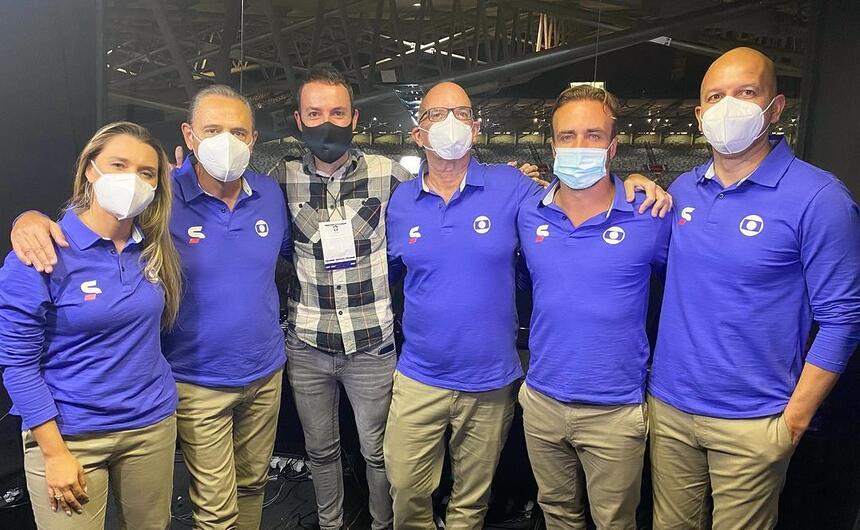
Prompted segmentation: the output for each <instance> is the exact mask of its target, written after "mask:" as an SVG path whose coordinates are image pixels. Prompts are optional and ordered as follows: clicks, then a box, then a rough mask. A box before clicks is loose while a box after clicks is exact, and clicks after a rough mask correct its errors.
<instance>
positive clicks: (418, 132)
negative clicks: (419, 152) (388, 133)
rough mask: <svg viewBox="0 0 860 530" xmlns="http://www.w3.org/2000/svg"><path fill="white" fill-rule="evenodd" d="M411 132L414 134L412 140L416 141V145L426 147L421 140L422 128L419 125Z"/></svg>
mask: <svg viewBox="0 0 860 530" xmlns="http://www.w3.org/2000/svg"><path fill="white" fill-rule="evenodd" d="M409 134H410V135H411V136H412V141H413V142H415V145H417V146H418V147H420V148H421V149H424V144H422V143H421V141H420V140H421V129H419V128H418V126H417V125H416V126H415V127H413V128H412V131H410V133H409Z"/></svg>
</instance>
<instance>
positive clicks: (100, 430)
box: [24, 404, 176, 436]
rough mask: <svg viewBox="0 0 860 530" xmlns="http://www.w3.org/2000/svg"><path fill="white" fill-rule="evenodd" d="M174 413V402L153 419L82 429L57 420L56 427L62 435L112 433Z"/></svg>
mask: <svg viewBox="0 0 860 530" xmlns="http://www.w3.org/2000/svg"><path fill="white" fill-rule="evenodd" d="M174 414H176V406H175V404H174V406H173V407H172V408H171V409H170V410H169V411H168V412H167V413H166V414H159V415H157V416H155V417H154V419H149V418H148V419H146V420H138V421H132V422H128V423H119V424H116V423H112V424H111V426H110V428H107V427H105V428H94V429H83V430H77V429H73V430H68V429H66V428H64V426H63V425H60V424H59V422H57V423H58V427H59V428H60V434H61V435H63V436H85V435H91V434H102V433H114V432H120V431H133V430H135V429H143V428H145V427H150V426H152V425H155V424H156V423H158V422H160V421H164V420H165V419H167V418H169V417H170V416H172V415H174ZM24 430H28V429H24Z"/></svg>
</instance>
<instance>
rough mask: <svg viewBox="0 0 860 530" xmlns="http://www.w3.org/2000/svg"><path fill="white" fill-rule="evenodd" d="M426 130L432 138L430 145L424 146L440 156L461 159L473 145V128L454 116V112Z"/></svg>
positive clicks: (447, 158)
mask: <svg viewBox="0 0 860 530" xmlns="http://www.w3.org/2000/svg"><path fill="white" fill-rule="evenodd" d="M421 130H422V131H425V132H426V133H427V135H428V137H429V139H430V145H426V146H424V148H425V149H430V150H431V151H433V152H434V153H436V154H437V155H439V157H440V158H444V159H445V160H459V159H461V158H463V157H464V156H465V155H466V153H467V152H468V151H469V149H470V148H471V147H472V128H471V127H469V126H468V125H466V124H465V123H463V122H462V121H460V120H458V119H457V118H455V117H454V113H453V112H449V113H448V116H447V117H446V118H445V119H444V120H442V121H439V122H436V123H434V124H433V125H431V126H430V130H429V131H428V130H427V129H421Z"/></svg>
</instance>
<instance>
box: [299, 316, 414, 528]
mask: <svg viewBox="0 0 860 530" xmlns="http://www.w3.org/2000/svg"><path fill="white" fill-rule="evenodd" d="M286 343H287V353H288V357H289V362H288V363H287V372H288V375H289V380H290V387H291V388H292V391H293V396H294V398H295V402H296V409H297V410H298V413H299V419H300V420H301V422H302V429H303V430H304V435H305V448H306V450H307V453H308V458H309V461H310V468H311V473H313V483H314V491H315V493H316V498H317V513H318V516H319V524H320V528H322V530H331V529H338V528H341V527H342V526H343V465H342V463H341V455H340V425H339V419H338V405H339V401H340V385H339V384H338V383H340V384H341V385H343V388H344V389H345V390H346V395H347V397H348V398H349V402H350V404H351V405H352V409H353V411H354V412H355V424H356V426H357V427H358V439H359V444H360V446H361V454H362V456H363V457H364V460H365V462H367V467H366V476H367V485H368V489H369V497H370V506H369V508H370V515H371V517H372V518H373V525H372V528H373V530H382V529H388V528H391V527H392V521H393V515H392V510H391V495H390V493H389V485H388V477H386V474H385V464H384V460H383V455H382V439H383V435H384V434H385V423H386V420H387V418H388V407H389V404H390V403H391V385H392V381H393V374H394V368H395V366H396V364H397V356H396V354H395V349H394V338H393V337H391V338H389V339H388V340H386V341H385V342H383V344H382V345H381V346H379V347H378V348H377V349H375V350H372V351H369V352H359V353H354V354H350V355H345V354H342V353H327V352H323V351H319V350H317V349H315V348H313V347H311V346H309V345H308V344H306V343H304V342H303V341H301V340H300V339H299V338H297V337H296V336H295V335H294V334H293V333H290V332H288V333H287V338H286Z"/></svg>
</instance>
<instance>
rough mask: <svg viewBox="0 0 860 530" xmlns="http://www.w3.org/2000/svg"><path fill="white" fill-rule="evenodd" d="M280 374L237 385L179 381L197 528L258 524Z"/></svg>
mask: <svg viewBox="0 0 860 530" xmlns="http://www.w3.org/2000/svg"><path fill="white" fill-rule="evenodd" d="M282 374H283V370H278V371H277V372H275V373H274V374H272V375H270V376H268V377H264V378H262V379H260V380H259V381H255V382H254V383H251V384H250V385H247V386H244V387H235V388H233V387H230V388H207V387H203V386H198V385H192V384H189V383H177V385H176V386H177V389H178V390H179V407H178V408H177V411H176V417H177V427H178V432H179V440H180V447H181V449H182V456H183V457H184V458H185V464H186V465H187V466H188V473H189V475H190V477H189V478H190V483H189V497H190V498H191V503H192V505H193V511H194V525H195V526H194V527H195V528H197V529H206V530H210V529H211V530H225V529H228V528H238V529H239V530H257V529H259V528H260V519H261V517H262V510H263V508H262V504H263V493H264V490H265V487H266V482H267V480H268V470H269V462H270V461H271V459H272V450H273V448H274V445H275V432H276V426H277V423H278V411H279V410H280V407H281V378H282Z"/></svg>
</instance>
